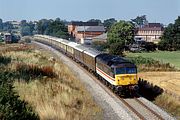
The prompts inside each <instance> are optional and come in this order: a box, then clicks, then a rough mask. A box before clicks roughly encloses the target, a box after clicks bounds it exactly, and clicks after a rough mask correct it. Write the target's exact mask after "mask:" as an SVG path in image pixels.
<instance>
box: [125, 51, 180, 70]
mask: <svg viewBox="0 0 180 120" xmlns="http://www.w3.org/2000/svg"><path fill="white" fill-rule="evenodd" d="M127 56H128V57H137V56H142V57H145V58H152V59H154V60H158V61H160V62H163V63H170V64H171V65H172V66H175V67H176V68H178V69H180V51H172V52H169V51H156V52H149V53H146V52H144V53H127Z"/></svg>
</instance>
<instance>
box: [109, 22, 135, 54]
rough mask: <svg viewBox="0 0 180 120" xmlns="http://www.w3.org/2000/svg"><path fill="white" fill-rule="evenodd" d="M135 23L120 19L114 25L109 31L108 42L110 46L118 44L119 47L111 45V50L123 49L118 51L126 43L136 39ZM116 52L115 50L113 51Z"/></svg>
mask: <svg viewBox="0 0 180 120" xmlns="http://www.w3.org/2000/svg"><path fill="white" fill-rule="evenodd" d="M134 30H135V28H134V25H133V24H132V23H131V22H126V21H119V22H117V23H115V24H114V25H112V27H111V29H110V30H109V32H108V35H107V36H108V44H109V46H111V45H115V44H118V45H117V46H118V47H117V48H113V46H112V47H110V51H115V50H111V49H121V50H117V51H122V49H124V48H125V47H126V45H128V44H130V43H132V42H133V39H134ZM112 53H114V52H112Z"/></svg>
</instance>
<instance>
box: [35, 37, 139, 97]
mask: <svg viewBox="0 0 180 120" xmlns="http://www.w3.org/2000/svg"><path fill="white" fill-rule="evenodd" d="M34 40H35V41H37V42H41V43H44V44H47V45H50V46H52V47H54V48H56V49H58V50H60V51H61V52H63V53H64V54H66V55H67V56H68V57H71V58H72V59H73V60H75V61H76V62H79V63H80V64H82V65H83V66H84V67H86V68H87V69H88V70H89V71H91V72H92V73H94V74H95V75H96V76H97V77H98V78H99V79H100V80H102V81H103V82H105V84H106V85H107V86H109V87H110V88H111V89H113V91H115V92H116V93H118V94H122V95H124V94H129V93H130V92H136V91H137V90H138V77H137V67H136V65H135V64H133V63H131V62H129V61H128V60H126V59H124V58H122V57H119V56H115V55H110V54H107V53H101V52H99V51H96V50H94V49H92V48H87V47H85V46H82V45H80V44H77V43H75V42H72V41H68V40H64V39H61V38H56V37H52V36H47V35H34Z"/></svg>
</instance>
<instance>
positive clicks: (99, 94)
mask: <svg viewBox="0 0 180 120" xmlns="http://www.w3.org/2000/svg"><path fill="white" fill-rule="evenodd" d="M34 43H35V44H38V45H39V46H41V47H42V48H44V49H46V50H50V51H51V52H52V53H54V54H55V55H57V56H58V57H59V58H60V59H61V60H62V61H63V62H64V63H65V64H66V65H68V66H69V67H70V68H71V69H72V70H73V71H74V72H75V74H76V75H77V77H79V79H80V80H81V81H82V82H83V83H84V84H85V86H86V89H87V90H88V91H89V92H90V93H91V94H92V96H93V98H94V100H95V101H96V102H97V104H98V105H100V106H101V108H102V109H103V119H104V120H133V119H135V118H134V117H132V116H131V115H130V113H129V112H128V111H126V110H125V109H124V108H123V105H122V103H121V102H120V101H119V100H118V99H117V98H115V97H114V98H113V97H112V96H110V95H109V94H108V93H107V92H106V91H105V90H104V89H103V88H101V87H100V86H99V85H98V84H97V83H96V82H95V81H94V80H93V79H92V78H91V77H90V76H88V75H87V74H86V73H85V72H84V71H83V70H82V69H80V68H79V67H78V66H77V65H76V64H75V63H74V62H72V61H71V60H70V59H69V58H67V57H66V56H65V55H63V54H61V53H59V52H58V51H56V50H54V49H53V48H51V47H49V46H46V45H44V44H41V43H37V42H34Z"/></svg>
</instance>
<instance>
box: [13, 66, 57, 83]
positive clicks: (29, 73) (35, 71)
mask: <svg viewBox="0 0 180 120" xmlns="http://www.w3.org/2000/svg"><path fill="white" fill-rule="evenodd" d="M16 71H17V75H16V76H17V77H19V78H22V79H24V80H26V82H28V81H29V80H30V79H34V78H36V77H42V76H47V77H51V78H53V77H55V76H56V75H55V73H54V71H53V68H52V67H50V66H44V67H39V66H37V65H34V64H23V63H20V64H17V65H16Z"/></svg>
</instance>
